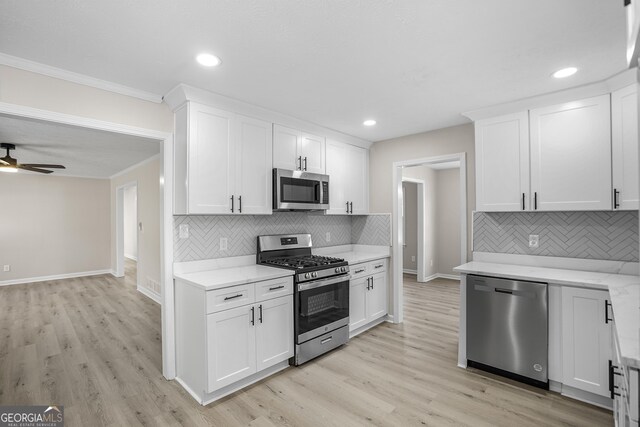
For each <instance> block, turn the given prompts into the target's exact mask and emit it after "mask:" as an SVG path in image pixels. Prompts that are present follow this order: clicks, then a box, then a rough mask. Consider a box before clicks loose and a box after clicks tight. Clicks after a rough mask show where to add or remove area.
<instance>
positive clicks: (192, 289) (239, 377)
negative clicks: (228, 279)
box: [176, 276, 294, 404]
mask: <svg viewBox="0 0 640 427" xmlns="http://www.w3.org/2000/svg"><path fill="white" fill-rule="evenodd" d="M293 339H294V333H293V279H292V277H290V276H289V277H285V278H279V279H272V280H265V281H260V282H255V283H249V284H243V285H237V286H230V287H227V288H221V289H215V290H209V291H206V290H205V289H204V288H201V287H198V286H194V285H192V284H189V283H185V282H181V281H180V280H176V344H177V346H176V362H177V379H178V380H179V381H180V383H181V384H183V385H184V386H185V387H186V388H187V389H188V390H189V391H190V392H191V394H192V395H193V396H194V397H196V399H197V400H198V401H199V402H200V403H202V404H207V403H210V402H212V401H213V400H215V399H218V398H220V397H222V396H224V395H226V394H229V393H231V392H233V391H235V390H237V389H239V388H242V387H243V386H246V385H248V384H251V383H252V382H255V381H258V380H260V379H262V378H263V377H265V376H267V375H269V374H270V373H273V372H275V371H276V370H279V369H283V368H285V367H286V366H287V361H288V359H289V358H291V357H293V351H294V347H293V345H294V344H293Z"/></svg>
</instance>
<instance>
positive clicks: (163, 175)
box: [0, 102, 176, 380]
mask: <svg viewBox="0 0 640 427" xmlns="http://www.w3.org/2000/svg"><path fill="white" fill-rule="evenodd" d="M0 114H6V115H11V116H20V117H28V118H31V119H35V120H46V121H51V122H56V123H64V124H68V125H71V126H81V127H86V128H91V129H100V130H104V131H108V132H114V133H119V134H124V135H131V136H140V137H143V138H148V139H155V140H157V141H158V143H160V146H161V150H160V154H161V162H160V188H161V191H162V196H161V197H160V211H159V215H160V224H161V226H160V290H161V295H162V305H161V315H162V374H163V375H164V377H165V378H167V379H168V380H172V379H173V378H174V377H175V376H176V352H175V349H176V341H175V307H174V304H175V301H174V290H173V285H174V283H173V211H172V206H173V167H172V166H173V133H170V132H162V131H157V130H152V129H144V128H138V127H135V126H129V125H123V124H119V123H112V122H105V121H102V120H95V119H88V118H86V117H80V116H73V115H70V114H64V113H57V112H54V111H47V110H41V109H37V108H31V107H25V106H22V105H16V104H10V103H7V102H0ZM109 272H111V270H109Z"/></svg>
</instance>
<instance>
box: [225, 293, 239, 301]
mask: <svg viewBox="0 0 640 427" xmlns="http://www.w3.org/2000/svg"><path fill="white" fill-rule="evenodd" d="M241 296H242V294H238V295H234V296H232V297H224V300H225V301H229V300H230V299H236V298H240V297H241Z"/></svg>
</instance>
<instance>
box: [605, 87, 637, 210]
mask: <svg viewBox="0 0 640 427" xmlns="http://www.w3.org/2000/svg"><path fill="white" fill-rule="evenodd" d="M611 148H612V150H611V155H612V173H613V189H614V191H616V192H617V193H618V194H617V202H618V204H619V206H617V207H616V206H614V209H623V210H632V209H638V86H637V85H632V86H628V87H626V88H624V89H620V90H618V91H616V92H613V93H612V94H611ZM614 203H615V201H614Z"/></svg>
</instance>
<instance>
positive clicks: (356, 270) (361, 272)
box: [349, 262, 371, 280]
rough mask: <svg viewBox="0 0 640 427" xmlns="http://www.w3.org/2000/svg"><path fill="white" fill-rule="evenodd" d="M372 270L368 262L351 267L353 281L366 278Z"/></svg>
mask: <svg viewBox="0 0 640 427" xmlns="http://www.w3.org/2000/svg"><path fill="white" fill-rule="evenodd" d="M370 270H371V266H370V265H369V264H368V263H366V262H363V263H360V264H353V265H350V266H349V273H350V274H351V280H354V279H359V278H360V277H364V276H366V275H367V274H369V272H370Z"/></svg>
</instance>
